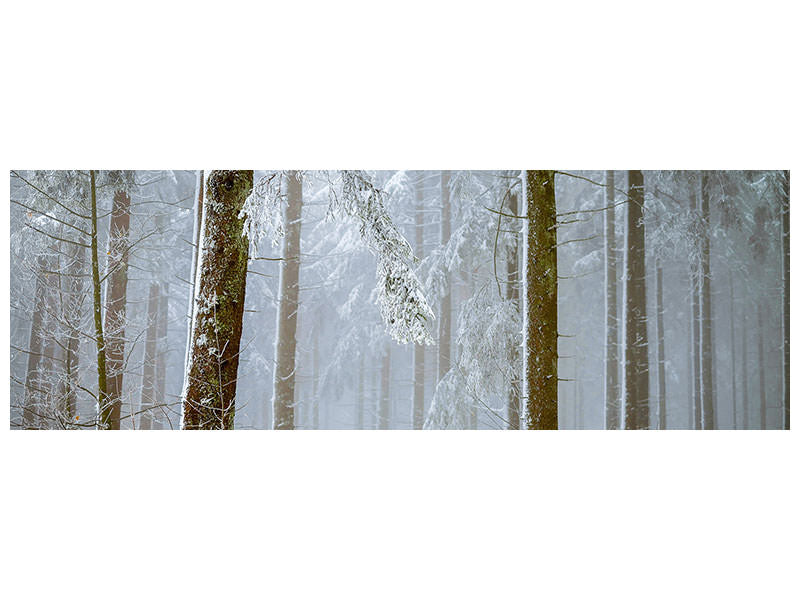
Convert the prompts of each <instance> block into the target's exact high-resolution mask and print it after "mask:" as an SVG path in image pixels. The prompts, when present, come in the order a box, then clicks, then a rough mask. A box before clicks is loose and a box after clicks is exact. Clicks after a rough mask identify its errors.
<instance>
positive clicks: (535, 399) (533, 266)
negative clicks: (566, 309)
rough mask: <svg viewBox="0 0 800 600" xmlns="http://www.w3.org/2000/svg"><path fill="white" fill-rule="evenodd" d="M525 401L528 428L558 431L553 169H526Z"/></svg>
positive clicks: (556, 288)
mask: <svg viewBox="0 0 800 600" xmlns="http://www.w3.org/2000/svg"><path fill="white" fill-rule="evenodd" d="M524 189H525V211H526V214H527V217H528V218H527V220H526V235H525V244H526V247H525V252H524V256H525V294H524V310H523V319H524V327H523V331H524V334H525V341H524V346H523V351H524V355H523V356H524V361H523V362H524V363H525V366H524V369H525V398H526V414H525V419H526V427H527V428H528V429H558V265H557V246H556V194H555V171H525V172H524Z"/></svg>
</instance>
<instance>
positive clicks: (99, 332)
mask: <svg viewBox="0 0 800 600" xmlns="http://www.w3.org/2000/svg"><path fill="white" fill-rule="evenodd" d="M95 178H96V174H95V172H94V171H89V188H90V192H91V207H92V208H91V211H92V212H91V223H92V240H91V251H92V302H93V314H94V336H95V343H96V344H97V427H98V429H111V426H112V421H113V414H112V403H111V402H109V399H108V387H107V378H106V343H105V338H104V336H103V305H102V302H101V300H100V296H101V293H100V262H99V260H98V258H97V186H96V182H95ZM117 423H119V419H118V420H117Z"/></svg>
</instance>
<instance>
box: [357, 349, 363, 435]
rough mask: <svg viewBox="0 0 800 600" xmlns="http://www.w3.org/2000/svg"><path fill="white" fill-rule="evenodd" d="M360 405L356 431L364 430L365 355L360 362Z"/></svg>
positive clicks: (358, 405) (360, 358) (358, 406)
mask: <svg viewBox="0 0 800 600" xmlns="http://www.w3.org/2000/svg"><path fill="white" fill-rule="evenodd" d="M357 400H358V404H357V405H356V429H364V354H363V352H362V353H361V356H360V357H359V360H358V399H357Z"/></svg>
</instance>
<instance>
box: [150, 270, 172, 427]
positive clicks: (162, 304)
mask: <svg viewBox="0 0 800 600" xmlns="http://www.w3.org/2000/svg"><path fill="white" fill-rule="evenodd" d="M158 292H159V293H158V331H157V336H156V340H157V341H156V389H155V395H154V398H153V401H154V404H155V406H156V407H157V408H156V409H155V410H154V411H153V429H163V428H164V425H165V421H167V420H168V416H167V408H166V406H165V405H166V404H167V393H166V392H167V353H168V351H169V348H168V344H169V337H168V335H167V334H168V324H169V283H167V282H166V281H163V282H161V284H160V285H159V287H158Z"/></svg>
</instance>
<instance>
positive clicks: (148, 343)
mask: <svg viewBox="0 0 800 600" xmlns="http://www.w3.org/2000/svg"><path fill="white" fill-rule="evenodd" d="M158 305H159V297H158V283H156V282H155V281H152V282H150V295H149V297H148V299H147V333H146V334H145V342H144V365H143V366H142V399H141V403H140V405H139V429H152V428H153V406H154V404H155V400H156V347H157V339H158V315H159V310H158V308H159V306H158Z"/></svg>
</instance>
